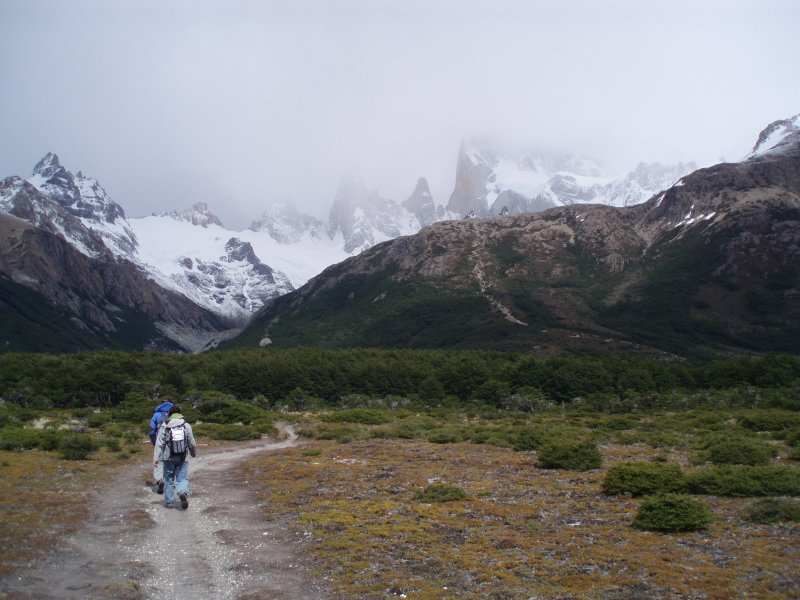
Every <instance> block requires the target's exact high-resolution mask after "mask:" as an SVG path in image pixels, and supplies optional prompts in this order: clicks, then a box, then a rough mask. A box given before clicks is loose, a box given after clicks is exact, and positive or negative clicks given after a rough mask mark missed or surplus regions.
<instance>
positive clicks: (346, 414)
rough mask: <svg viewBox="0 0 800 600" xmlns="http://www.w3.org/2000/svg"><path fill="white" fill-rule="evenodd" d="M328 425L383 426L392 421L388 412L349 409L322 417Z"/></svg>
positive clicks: (371, 409) (369, 409) (370, 409)
mask: <svg viewBox="0 0 800 600" xmlns="http://www.w3.org/2000/svg"><path fill="white" fill-rule="evenodd" d="M321 419H322V420H323V421H325V422H326V423H361V424H362V425H382V424H384V423H389V422H391V421H392V417H391V416H389V415H388V414H387V413H386V411H383V410H377V409H374V408H348V409H345V410H340V411H337V412H333V413H328V414H326V415H322V417H321Z"/></svg>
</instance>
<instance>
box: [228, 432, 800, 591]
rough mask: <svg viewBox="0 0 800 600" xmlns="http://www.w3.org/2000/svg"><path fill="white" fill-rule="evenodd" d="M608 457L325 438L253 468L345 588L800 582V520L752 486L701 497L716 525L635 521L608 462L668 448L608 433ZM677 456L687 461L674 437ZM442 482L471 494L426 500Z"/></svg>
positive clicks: (784, 585) (634, 503) (628, 587)
mask: <svg viewBox="0 0 800 600" xmlns="http://www.w3.org/2000/svg"><path fill="white" fill-rule="evenodd" d="M601 451H602V453H603V457H604V466H603V468H601V469H597V470H592V471H587V472H580V473H579V472H573V471H559V470H543V469H538V468H536V466H535V462H536V461H535V456H534V454H533V453H527V452H515V451H513V450H510V449H508V448H502V447H497V446H489V445H476V444H469V443H458V444H432V443H428V442H426V441H421V440H396V439H393V440H384V439H362V440H356V441H353V442H351V443H348V444H337V443H335V442H330V441H314V442H311V443H308V444H306V445H304V446H302V447H297V448H290V449H286V450H283V451H281V452H279V453H274V454H269V455H263V456H260V457H258V458H255V459H252V460H250V461H249V462H248V465H247V467H246V469H245V470H244V472H243V478H245V479H247V480H248V481H249V485H251V486H254V489H255V490H257V492H258V493H259V494H260V495H261V496H262V498H263V499H265V500H267V503H266V506H267V509H266V514H265V515H264V517H265V518H266V519H274V518H286V517H289V518H290V520H291V522H292V523H293V527H295V528H296V529H297V533H298V534H299V535H301V536H303V537H305V539H307V540H309V547H310V551H311V553H312V557H313V558H314V560H315V561H316V564H317V566H318V575H319V576H320V577H326V578H329V579H330V580H331V582H332V584H333V585H334V586H335V588H336V589H337V590H338V592H339V593H340V594H341V596H342V597H346V598H361V599H365V598H386V597H391V596H399V595H401V594H405V597H407V598H417V599H434V598H436V599H442V598H475V599H477V598H529V597H536V595H537V594H538V595H540V596H542V597H554V596H559V595H565V594H572V595H573V596H574V597H578V598H601V597H602V598H608V597H625V598H628V597H643V596H644V597H670V596H672V597H679V596H685V597H688V596H691V597H708V598H730V597H737V596H742V595H746V596H748V597H759V598H770V597H773V598H782V597H785V596H786V594H787V593H791V590H794V591H795V592H796V591H797V589H799V586H800V575H798V572H797V565H798V564H800V526H798V525H796V524H791V525H787V524H784V525H772V526H766V525H754V524H752V523H749V522H748V521H747V520H746V516H745V511H744V507H745V506H746V505H747V504H749V503H750V502H751V500H750V499H742V498H740V499H730V498H725V499H717V498H709V497H699V498H700V499H701V500H703V501H705V502H708V504H709V505H710V506H711V508H712V510H713V513H714V517H715V520H714V522H713V524H712V525H711V526H710V527H709V528H708V529H707V530H706V531H702V532H695V533H686V534H670V535H665V534H658V533H652V532H646V531H641V530H637V529H635V528H633V527H631V526H630V523H631V521H632V520H633V516H634V515H635V514H636V511H637V509H638V506H639V504H640V500H639V499H634V498H629V497H609V496H606V495H604V494H603V493H602V491H601V486H602V482H603V478H604V476H605V472H606V470H607V469H608V467H610V466H611V465H613V464H615V463H617V462H620V461H628V460H650V459H652V458H653V456H655V455H656V454H659V455H661V456H663V454H664V453H663V451H662V452H659V451H656V450H655V449H653V448H651V447H649V446H646V445H643V444H637V445H624V446H623V445H615V444H607V445H604V446H602V447H601ZM669 459H670V460H675V461H676V462H678V463H681V464H686V463H687V462H688V459H687V455H686V454H685V453H682V452H677V451H672V452H670V454H669ZM431 483H442V484H446V485H451V486H458V487H460V488H462V489H463V490H464V491H465V492H466V494H467V498H466V499H465V500H460V501H453V502H442V503H432V504H424V503H420V502H419V501H417V500H416V499H415V494H416V492H418V491H419V490H422V489H424V488H425V487H426V486H428V485H429V484H431Z"/></svg>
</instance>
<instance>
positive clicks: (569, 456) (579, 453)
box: [537, 440, 603, 471]
mask: <svg viewBox="0 0 800 600" xmlns="http://www.w3.org/2000/svg"><path fill="white" fill-rule="evenodd" d="M537 458H538V461H537V465H538V466H539V467H541V468H542V469H570V470H574V471H588V470H589V469H597V468H599V467H600V466H602V464H603V456H602V455H601V454H600V451H599V450H598V449H597V446H596V445H595V444H594V443H592V442H582V441H574V440H573V441H561V442H552V443H550V444H547V445H545V446H542V448H541V449H540V450H539V452H538V457H537Z"/></svg>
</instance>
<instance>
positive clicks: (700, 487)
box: [686, 465, 800, 497]
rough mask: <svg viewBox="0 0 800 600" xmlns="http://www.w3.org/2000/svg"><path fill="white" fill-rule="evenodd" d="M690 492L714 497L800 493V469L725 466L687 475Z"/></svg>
mask: <svg viewBox="0 0 800 600" xmlns="http://www.w3.org/2000/svg"><path fill="white" fill-rule="evenodd" d="M686 479H687V483H688V488H689V491H690V492H691V493H693V494H708V495H711V496H740V497H748V496H752V497H756V496H798V495H800V471H798V470H797V469H794V468H792V467H786V466H749V465H722V466H719V467H712V468H708V469H701V470H699V471H695V472H693V473H689V474H687V476H686Z"/></svg>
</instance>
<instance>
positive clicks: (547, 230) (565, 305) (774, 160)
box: [240, 134, 800, 355]
mask: <svg viewBox="0 0 800 600" xmlns="http://www.w3.org/2000/svg"><path fill="white" fill-rule="evenodd" d="M762 137H764V138H765V139H767V138H769V134H765V135H763V136H762ZM760 139H761V138H760ZM782 139H783V138H782ZM757 147H758V146H757ZM773 148H779V150H777V151H775V150H770V151H768V152H764V153H759V154H757V155H755V156H753V157H752V158H750V159H748V160H745V161H743V162H741V163H732V164H731V163H726V164H721V165H717V166H715V167H711V168H708V169H700V170H698V171H696V172H694V173H692V174H691V175H687V176H684V177H683V178H682V179H680V181H678V182H676V183H675V185H673V186H671V187H669V188H668V189H666V190H665V191H663V192H661V193H659V194H657V195H655V196H653V197H652V198H651V199H650V200H648V201H647V202H645V203H642V204H638V205H635V206H629V207H623V208H616V207H610V206H604V205H597V204H575V205H570V206H565V207H560V208H553V209H550V210H547V211H544V212H541V213H537V214H518V215H511V216H508V217H505V218H500V219H472V220H458V221H447V222H441V223H436V224H434V225H432V226H430V227H427V228H425V229H423V230H422V231H420V232H419V233H418V234H416V235H413V236H408V237H403V238H399V239H396V240H393V241H391V242H387V243H385V244H381V245H379V246H377V247H374V248H371V249H369V250H367V251H365V252H363V253H362V254H360V255H359V256H356V257H353V258H351V259H348V260H347V261H345V262H343V263H341V264H339V265H336V266H334V267H331V268H329V269H327V270H326V271H325V272H323V273H322V274H320V275H319V276H318V277H316V278H314V279H312V280H311V281H310V282H309V283H308V284H307V285H305V286H303V287H302V288H300V289H299V290H297V291H295V292H293V293H291V294H287V295H286V296H283V297H281V298H278V299H276V300H273V301H272V302H271V303H270V304H268V305H267V306H265V308H264V309H262V310H261V311H260V312H259V313H258V314H257V315H256V317H255V318H254V319H253V321H252V323H251V326H250V331H252V333H250V332H249V331H248V332H245V333H244V334H243V335H242V336H241V338H240V340H241V341H242V343H245V342H246V343H252V344H255V343H257V341H258V340H260V339H262V338H264V337H265V336H268V337H269V338H270V339H271V340H272V343H273V344H274V345H276V346H282V345H292V344H300V343H301V344H310V343H316V344H322V345H343V346H357V345H390V346H443V345H446V346H480V347H485V346H495V347H499V348H517V349H519V348H525V349H527V350H536V351H541V352H552V351H558V350H564V349H570V348H575V349H578V348H581V349H583V350H591V351H604V350H619V349H631V348H633V349H638V350H641V351H648V349H649V350H650V351H668V352H673V353H677V354H687V353H690V354H705V355H709V354H717V353H723V354H724V353H728V352H741V351H757V352H761V351H781V352H798V351H800V143H790V144H781V145H780V146H779V147H778V146H773ZM640 175H641V173H640ZM308 315H314V316H315V317H314V321H313V323H314V327H313V328H312V329H309V328H308V326H307V323H308V322H309V318H308Z"/></svg>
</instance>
